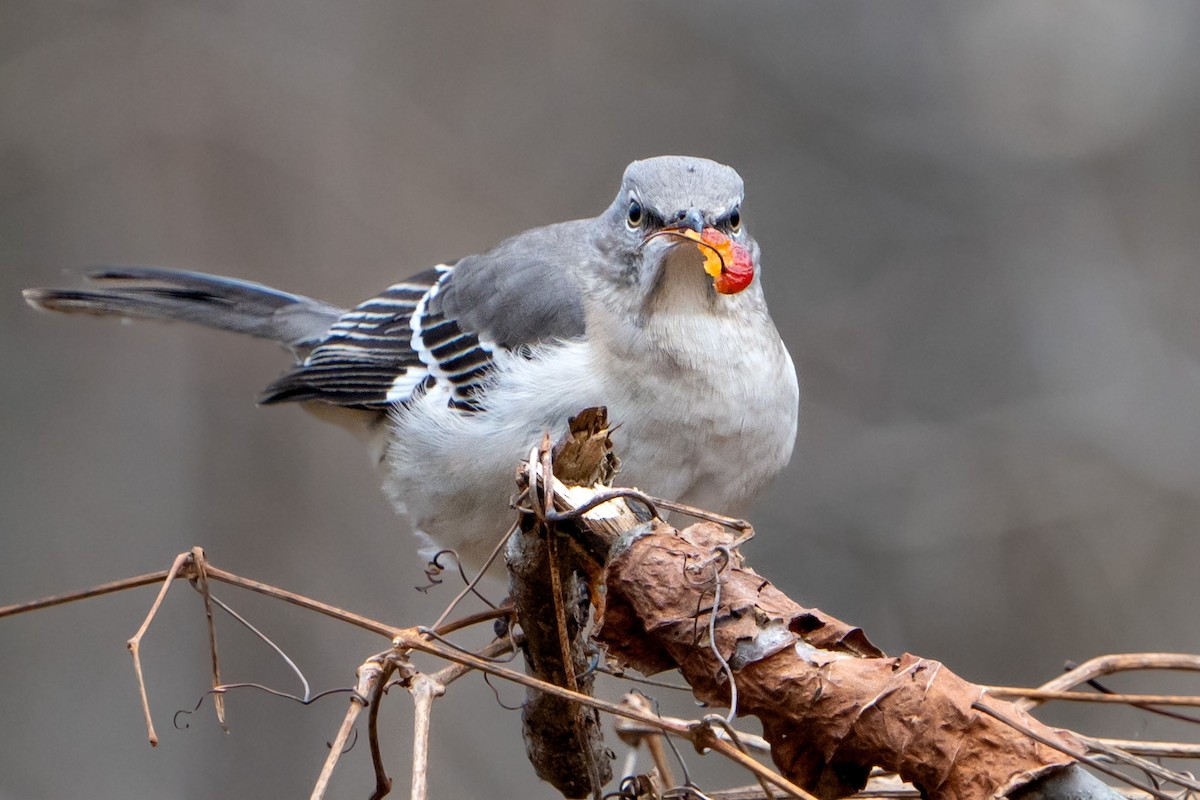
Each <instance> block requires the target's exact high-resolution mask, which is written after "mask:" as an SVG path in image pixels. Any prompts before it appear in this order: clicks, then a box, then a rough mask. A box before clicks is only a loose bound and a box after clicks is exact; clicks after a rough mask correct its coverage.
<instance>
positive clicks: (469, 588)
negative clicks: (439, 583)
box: [429, 522, 518, 628]
mask: <svg viewBox="0 0 1200 800" xmlns="http://www.w3.org/2000/svg"><path fill="white" fill-rule="evenodd" d="M517 526H518V523H517V522H513V524H512V526H511V527H509V529H508V532H507V533H505V534H504V535H503V536H501V537H500V541H498V542H496V546H495V547H493V548H492V552H491V553H490V554H489V555H488V557H487V560H486V561H484V562H483V566H482V567H480V568H479V572H477V573H475V577H474V578H472V579H471V580H469V581H467V585H466V586H464V587H463V588H462V591H460V592H459V593H458V594H456V595H455V596H454V599H453V600H451V601H450V604H449V605H448V606H446V608H445V610H443V611H442V613H441V615H439V616H438V618H437V620H436V621H435V622H434V623H433V624H432V625H430V626H429V627H431V628H438V627H439V626H440V625H441V624H442V623H443V622H445V621H446V617H448V616H450V612H451V611H453V610H454V609H455V607H457V606H458V604H459V603H461V602H462V600H463V598H464V597H466V596H467V595H468V594H470V593H472V592H475V587H476V586H478V585H479V581H481V580H482V579H483V576H484V575H485V574H486V573H487V571H488V569H490V568H491V566H492V563H493V562H494V561H495V560H496V558H497V556H499V555H500V553H501V551H503V550H504V546H505V545H506V544H508V540H509V539H510V538H512V535H513V533H515V532H516V530H517ZM455 558H458V556H457V554H456V555H455ZM459 569H462V562H461V561H460V562H459ZM475 593H476V594H477V595H478V592H475Z"/></svg>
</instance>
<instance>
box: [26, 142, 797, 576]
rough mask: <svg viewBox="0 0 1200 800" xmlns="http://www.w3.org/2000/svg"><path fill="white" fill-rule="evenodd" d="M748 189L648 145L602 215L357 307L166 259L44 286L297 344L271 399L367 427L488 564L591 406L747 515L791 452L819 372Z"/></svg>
mask: <svg viewBox="0 0 1200 800" xmlns="http://www.w3.org/2000/svg"><path fill="white" fill-rule="evenodd" d="M742 196H743V190H742V179H741V178H740V177H739V176H738V174H737V172H735V171H734V170H733V169H731V168H730V167H727V166H724V165H722V164H717V163H715V162H712V161H707V160H704V159H699V158H686V157H682V156H662V157H659V158H651V159H647V160H644V161H635V162H633V163H632V164H630V165H629V167H628V168H627V169H626V170H625V175H624V178H623V179H622V181H621V189H620V191H619V192H618V193H617V196H616V199H615V200H613V202H612V204H611V205H610V206H609V207H608V209H607V210H605V211H604V212H603V213H602V214H600V215H599V216H597V217H594V218H592V219H584V220H576V221H572V222H562V223H559V224H556V225H549V226H547V227H544V228H534V229H532V230H529V231H525V232H524V233H521V234H518V235H516V236H514V237H512V238H511V239H507V240H506V241H504V242H501V243H500V244H499V245H498V246H497V247H496V248H495V249H493V250H490V251H488V252H486V253H482V254H480V255H473V256H468V257H466V258H463V259H460V260H458V261H455V262H452V263H446V264H439V265H437V266H436V267H434V268H433V269H430V270H427V271H425V272H422V273H419V274H417V275H414V276H412V277H411V278H408V279H407V280H404V281H401V282H400V283H397V284H395V285H393V286H390V287H388V288H387V289H386V290H384V291H383V292H382V293H381V294H379V295H378V296H376V297H373V298H371V299H370V300H367V301H366V302H364V303H362V304H360V305H358V306H356V307H355V308H353V309H351V310H349V311H346V310H344V309H341V308H337V307H335V306H332V305H329V304H327V303H323V302H320V301H318V300H313V299H311V298H308V297H302V296H300V295H295V294H288V293H286V292H281V291H277V290H275V289H271V288H268V287H266V286H262V285H259V284H256V283H249V282H246V281H240V280H234V279H231V278H222V277H217V276H212V275H205V274H201V273H195V272H180V271H175V270H165V269H153V268H128V269H127V268H114V269H102V270H98V271H95V272H92V273H91V274H89V276H88V277H89V278H91V279H93V280H94V281H96V282H97V283H99V284H100V286H98V287H96V288H85V289H30V290H27V291H26V292H25V297H26V300H27V301H28V302H29V303H30V304H32V305H33V306H35V307H37V308H40V309H45V310H51V311H63V312H69V313H80V312H81V313H89V314H99V315H113V316H122V317H140V318H150V319H160V320H183V321H187V322H196V323H199V324H201V325H207V326H210V327H213V328H220V329H223V330H230V331H236V332H239V333H246V334H250V335H251V336H257V337H260V338H264V339H272V340H274V341H277V342H280V343H282V344H284V345H285V346H287V347H288V348H290V349H291V351H292V352H293V353H294V354H295V356H296V358H297V363H296V365H295V366H294V367H293V368H292V369H291V370H290V371H289V372H287V373H285V374H284V375H283V376H282V377H281V378H279V379H278V380H277V381H275V382H274V383H273V384H271V385H270V386H269V387H268V388H267V390H266V393H265V395H264V396H263V398H262V402H263V403H266V404H272V403H283V402H301V403H304V404H305V405H307V406H308V407H309V408H310V409H312V410H314V411H316V412H318V414H319V415H320V416H322V417H325V418H327V419H330V420H333V421H338V422H341V423H342V424H344V425H347V426H349V427H352V428H356V429H357V430H358V431H359V432H361V433H363V434H365V435H366V437H367V438H368V440H369V441H370V442H371V444H372V445H373V448H374V453H375V455H376V458H377V459H378V461H379V463H380V464H381V465H382V466H383V467H384V472H385V475H386V478H385V488H386V490H387V492H388V494H389V496H390V497H391V499H392V500H393V502H394V503H395V504H396V506H397V508H398V509H399V510H400V511H401V512H402V513H404V514H406V515H407V516H408V517H409V518H410V519H411V521H412V524H413V526H414V527H415V528H416V530H417V532H418V534H419V535H421V536H422V538H423V540H424V541H425V544H426V545H427V546H431V545H433V544H434V543H436V544H437V545H440V546H445V547H452V548H454V549H456V550H457V551H458V552H459V554H460V555H461V556H462V558H463V559H464V561H465V562H466V563H468V564H476V565H477V564H479V563H480V562H481V561H482V559H483V558H484V557H485V556H486V554H487V553H488V552H489V551H490V549H491V547H492V545H493V544H494V542H495V541H496V539H497V538H498V536H499V534H500V533H501V532H502V530H503V527H504V523H503V522H499V520H501V519H502V518H503V517H504V509H505V508H506V504H507V500H508V497H509V495H510V494H511V492H512V486H513V483H512V481H513V468H514V464H516V463H517V461H518V460H519V459H520V458H521V457H522V456H524V455H525V454H526V453H527V452H528V448H529V447H530V445H531V444H532V443H535V442H536V441H537V440H538V439H539V438H540V436H541V435H542V433H543V431H547V430H549V431H550V432H551V434H552V435H555V436H557V435H558V434H559V433H561V432H562V431H564V430H565V424H566V420H567V418H568V417H569V416H571V415H574V414H576V413H578V412H579V411H580V410H582V409H584V408H586V407H588V406H599V405H604V406H607V407H608V410H609V418H610V419H611V420H613V421H614V422H615V423H617V424H618V425H619V427H618V428H617V429H616V430H615V432H614V434H613V436H614V439H615V440H616V442H617V448H618V452H619V453H620V455H621V463H622V475H621V478H620V482H621V483H622V484H625V485H633V486H638V487H640V488H643V489H645V490H646V491H648V492H651V493H653V494H657V495H660V496H663V497H668V498H672V499H676V500H680V501H682V502H685V503H689V504H693V505H696V506H700V507H703V508H706V509H710V510H713V511H717V512H721V513H725V514H730V515H734V516H740V515H742V514H743V513H744V511H745V509H746V506H747V505H748V503H749V501H750V500H751V499H752V498H753V497H754V495H755V494H756V493H757V492H758V491H759V490H760V489H761V488H762V487H763V486H764V485H765V484H766V483H767V482H768V481H769V480H770V479H771V478H773V477H774V476H775V475H776V474H777V473H778V472H779V471H780V470H781V469H783V467H784V465H785V464H786V463H787V461H788V458H789V457H790V455H791V452H792V444H793V441H794V439H795V434H796V421H797V412H798V407H799V387H798V384H797V381H796V372H795V369H794V367H793V366H792V361H791V358H790V357H789V356H788V353H787V350H786V349H785V348H784V345H783V342H782V341H781V340H780V338H779V334H778V332H777V331H776V330H775V326H774V324H772V322H771V317H770V316H769V315H768V313H767V306H766V303H765V301H764V299H763V291H762V284H761V282H760V266H759V247H758V244H757V243H756V242H755V241H754V239H753V238H751V236H750V234H749V233H748V232H747V231H746V229H745V226H744V225H743V221H742V218H741V204H742ZM422 552H425V550H423V551H422Z"/></svg>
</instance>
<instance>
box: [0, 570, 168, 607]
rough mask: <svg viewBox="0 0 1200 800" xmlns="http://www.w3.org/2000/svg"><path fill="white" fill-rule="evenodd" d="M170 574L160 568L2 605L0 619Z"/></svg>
mask: <svg viewBox="0 0 1200 800" xmlns="http://www.w3.org/2000/svg"><path fill="white" fill-rule="evenodd" d="M170 574H171V572H170V570H165V569H160V570H159V571H158V572H148V573H146V574H145V575H135V576H134V577H132V578H122V579H121V580H119V581H111V582H109V583H102V584H100V585H99V586H93V587H91V588H90V589H81V590H79V591H75V592H67V593H66V594H55V595H50V596H49V597H42V598H39V599H37V600H30V601H28V602H26V603H13V604H12V605H8V606H0V619H3V618H4V617H11V616H14V615H16V614H24V613H25V612H27V611H40V610H41V609H43V608H53V607H54V606H61V605H65V604H66V603H74V602H75V601H76V600H86V599H88V598H89V597H100V596H102V595H106V594H112V593H114V592H123V591H125V590H126V589H137V588H140V587H142V586H149V585H151V584H154V583H161V582H162V581H164V580H166V578H167V576H168V575H170Z"/></svg>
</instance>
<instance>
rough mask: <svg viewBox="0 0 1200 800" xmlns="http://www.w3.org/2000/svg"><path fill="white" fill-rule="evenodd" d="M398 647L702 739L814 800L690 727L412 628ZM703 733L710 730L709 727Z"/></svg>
mask: <svg viewBox="0 0 1200 800" xmlns="http://www.w3.org/2000/svg"><path fill="white" fill-rule="evenodd" d="M394 644H395V646H396V648H397V649H399V650H417V651H420V652H423V653H428V654H430V655H435V656H439V657H441V658H444V659H446V660H448V661H453V662H455V663H458V664H462V665H464V666H468V667H471V668H473V669H477V670H480V671H481V672H487V673H489V674H491V675H495V676H497V677H500V678H504V679H505V680H509V681H512V682H513V683H517V684H520V685H522V686H526V687H529V688H532V689H537V690H538V691H540V692H544V693H546V694H552V695H556V696H558V697H562V698H564V699H566V700H573V701H575V702H577V703H580V704H582V705H586V706H591V707H592V708H595V709H597V710H599V711H603V712H605V713H607V714H615V715H617V716H620V717H626V718H629V719H634V720H637V721H639V722H643V723H645V724H647V725H653V726H655V727H658V728H660V729H662V730H663V731H665V732H666V733H670V734H672V735H674V736H679V737H681V738H683V739H687V740H689V741H692V742H693V743H694V742H695V741H696V740H697V738H698V737H699V738H702V739H703V740H704V741H703V742H702V746H704V747H708V748H709V749H712V750H715V751H716V752H719V753H721V754H722V755H724V756H726V757H727V758H730V759H732V760H733V761H736V762H737V763H739V764H741V765H742V766H744V767H745V768H746V769H748V770H750V771H751V772H752V773H753V774H754V775H756V776H762V777H764V778H766V779H767V780H768V781H770V782H771V784H772V785H774V786H775V787H777V788H779V789H782V790H783V791H784V792H787V793H788V794H790V795H791V796H792V797H799V798H804V800H814V798H813V795H811V794H809V793H808V792H806V791H804V790H803V789H801V788H800V787H799V786H796V785H795V784H794V783H792V782H791V781H789V780H788V779H787V778H785V777H783V776H782V775H780V774H779V773H777V772H775V771H774V770H772V769H770V768H769V767H766V766H764V765H763V764H760V763H759V762H757V761H755V760H754V759H753V758H750V757H749V756H747V755H745V754H743V753H742V752H741V751H739V750H738V749H737V748H736V747H734V746H733V745H731V744H729V743H728V742H724V741H722V740H720V739H719V738H717V736H716V735H715V734H712V733H711V732H710V733H708V734H697V733H694V732H693V730H692V729H691V728H689V727H688V726H677V725H673V724H671V723H668V722H667V721H665V720H662V719H660V718H658V717H655V716H654V715H652V714H645V713H642V712H638V711H635V710H633V709H629V708H624V707H622V706H620V705H617V704H616V703H611V702H609V701H607V700H601V699H600V698H596V697H590V696H588V695H585V694H580V693H578V692H572V691H570V690H569V689H564V688H563V687H561V686H555V685H554V684H552V683H547V682H546V681H542V680H538V679H537V678H533V677H530V676H528V675H525V674H523V673H520V672H515V671H513V670H510V669H506V668H504V667H499V666H497V665H495V664H493V663H491V662H490V661H487V660H485V659H483V658H479V657H477V656H475V655H474V654H470V653H464V652H461V651H458V650H454V649H451V648H448V647H445V646H443V645H442V644H440V643H438V642H433V641H430V640H429V639H427V638H425V637H424V636H423V635H422V633H421V632H420V631H419V630H417V629H414V628H409V629H406V630H404V631H402V632H401V634H400V635H399V636H397V637H396V639H395V640H394ZM703 730H709V729H708V728H707V727H705V728H703ZM710 742H711V743H710Z"/></svg>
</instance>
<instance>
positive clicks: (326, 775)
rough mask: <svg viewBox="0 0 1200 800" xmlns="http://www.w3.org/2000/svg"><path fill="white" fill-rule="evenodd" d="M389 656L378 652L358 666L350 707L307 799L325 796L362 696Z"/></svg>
mask: <svg viewBox="0 0 1200 800" xmlns="http://www.w3.org/2000/svg"><path fill="white" fill-rule="evenodd" d="M391 656H392V653H391V652H387V653H380V654H379V655H377V656H372V657H371V658H369V659H367V660H366V661H365V662H363V664H362V666H360V667H359V668H358V684H357V685H356V687H355V690H356V691H355V694H354V695H352V696H351V698H350V707H349V708H348V709H346V716H345V717H344V718H343V719H342V725H341V727H340V728H338V732H337V736H335V737H333V742H332V744H330V745H329V755H328V756H326V757H325V763H324V764H322V765H321V772H320V774H319V775H317V782H316V784H315V785H314V786H313V790H312V794H311V795H309V800H322V799H323V798H324V797H325V790H326V789H328V788H329V780H330V778H331V777H332V776H333V768H334V767H336V766H337V763H338V759H340V758H341V757H342V751H343V750H345V748H346V740H347V739H349V738H350V731H352V730H353V729H354V723H355V722H356V721H357V720H358V715H359V713H360V712H361V711H362V710H363V708H364V707H365V705H366V702H367V701H366V700H365V699H364V698H367V697H369V696H370V695H371V693H372V692H373V691H374V688H375V684H376V683H377V682H378V681H379V678H380V676H381V675H382V674H383V670H384V666H383V664H384V662H385V661H386V660H387V659H389V658H391Z"/></svg>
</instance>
